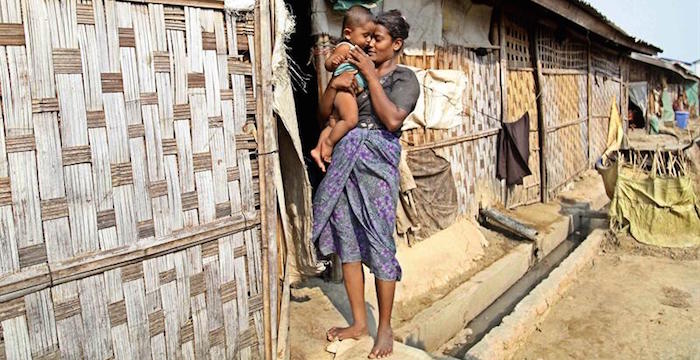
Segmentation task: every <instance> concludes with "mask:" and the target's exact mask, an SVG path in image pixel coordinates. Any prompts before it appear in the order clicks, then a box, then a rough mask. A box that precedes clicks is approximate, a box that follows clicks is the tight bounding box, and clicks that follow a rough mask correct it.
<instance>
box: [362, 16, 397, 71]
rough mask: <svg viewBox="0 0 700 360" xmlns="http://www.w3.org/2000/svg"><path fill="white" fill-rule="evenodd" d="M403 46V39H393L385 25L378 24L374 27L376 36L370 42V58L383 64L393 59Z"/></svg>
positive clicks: (376, 62)
mask: <svg viewBox="0 0 700 360" xmlns="http://www.w3.org/2000/svg"><path fill="white" fill-rule="evenodd" d="M401 46H403V40H402V39H393V38H392V37H391V35H389V30H387V29H386V28H385V27H384V26H382V25H379V24H377V26H375V28H374V36H373V37H372V41H370V43H369V51H368V54H367V55H369V58H370V59H372V61H374V63H375V64H381V63H384V62H385V61H388V60H391V59H392V58H393V57H394V56H395V55H396V53H397V52H398V51H399V50H401Z"/></svg>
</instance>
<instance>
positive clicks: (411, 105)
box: [357, 66, 420, 129]
mask: <svg viewBox="0 0 700 360" xmlns="http://www.w3.org/2000/svg"><path fill="white" fill-rule="evenodd" d="M379 82H380V83H381V84H382V87H383V88H384V92H386V95H387V96H388V97H389V100H391V102H393V103H394V104H395V105H396V106H398V107H399V108H401V109H403V110H406V112H408V113H411V112H413V109H415V107H416V102H418V96H419V95H420V84H419V83H418V78H417V77H416V74H414V73H413V71H411V70H410V69H408V68H406V67H403V66H398V67H396V69H395V70H394V71H392V72H390V73H388V74H386V75H384V76H383V77H382V78H381V79H379ZM357 110H358V122H359V123H365V124H375V125H376V126H377V127H379V128H380V129H385V128H386V127H385V126H384V124H383V123H382V121H381V120H379V119H378V118H377V116H376V115H375V114H374V109H373V108H372V101H371V99H370V96H369V90H368V89H367V90H365V91H363V92H362V93H361V94H360V95H359V96H358V97H357Z"/></svg>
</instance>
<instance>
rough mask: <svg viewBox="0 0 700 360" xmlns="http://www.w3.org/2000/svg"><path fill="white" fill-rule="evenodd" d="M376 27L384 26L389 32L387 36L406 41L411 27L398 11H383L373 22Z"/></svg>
mask: <svg viewBox="0 0 700 360" xmlns="http://www.w3.org/2000/svg"><path fill="white" fill-rule="evenodd" d="M374 21H375V22H376V23H377V25H381V26H384V27H385V28H386V29H387V30H389V35H391V37H392V38H393V39H403V40H406V39H408V32H409V30H411V25H409V24H408V22H407V21H406V18H405V17H403V15H401V11H399V10H396V9H394V10H389V11H385V12H383V13H381V14H379V16H377V18H376V19H375V20H374Z"/></svg>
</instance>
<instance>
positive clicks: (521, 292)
mask: <svg viewBox="0 0 700 360" xmlns="http://www.w3.org/2000/svg"><path fill="white" fill-rule="evenodd" d="M584 216H585V215H583V216H582V221H580V224H581V225H580V226H579V228H578V229H576V230H575V231H574V232H573V233H571V234H570V235H569V236H568V237H567V238H566V239H565V240H564V241H562V243H561V244H559V245H558V246H557V247H556V248H555V249H554V250H552V252H550V253H549V254H548V255H547V256H545V257H544V258H543V259H542V260H540V261H539V262H537V263H536V264H535V265H534V266H533V267H532V268H530V269H529V270H528V271H527V272H526V273H525V275H524V276H523V277H521V278H520V279H519V280H518V281H517V282H516V283H515V284H513V286H511V287H510V288H509V289H508V290H507V291H506V292H505V293H503V295H501V296H500V297H499V298H498V299H496V301H494V302H493V303H492V304H491V305H490V306H489V307H488V308H486V309H485V310H484V311H483V312H481V313H480V314H479V315H478V316H477V317H476V318H474V319H473V320H472V321H470V322H469V324H468V325H467V327H466V328H465V330H463V331H462V332H461V333H460V334H458V335H457V337H456V338H454V339H453V340H451V341H450V342H448V344H446V346H444V347H443V353H444V354H445V355H448V356H452V357H455V358H458V359H463V358H465V356H466V355H467V352H468V351H469V349H470V348H471V347H472V346H474V345H475V344H477V343H478V342H479V341H481V339H482V338H483V337H484V336H485V335H486V334H487V333H488V332H489V331H491V329H493V328H494V327H496V326H498V325H499V324H500V323H501V321H502V320H503V318H504V317H505V316H507V315H508V314H510V313H511V312H512V311H513V309H514V308H515V306H516V305H517V304H518V303H519V302H520V301H521V300H522V299H524V298H525V297H526V296H527V295H528V294H529V293H530V292H531V291H532V290H533V289H534V288H535V287H536V286H537V285H538V284H539V283H540V282H541V281H542V280H544V279H545V278H547V276H549V274H550V273H551V272H552V271H553V270H554V269H555V268H556V267H557V266H559V264H561V262H562V261H564V259H566V258H567V257H568V256H569V255H570V254H571V253H572V252H573V251H574V250H575V249H576V248H577V247H578V246H579V245H580V244H581V243H582V242H583V241H584V240H585V239H586V237H587V236H588V235H589V234H590V233H591V231H592V230H593V226H595V223H598V221H593V222H592V221H591V219H590V218H589V217H584Z"/></svg>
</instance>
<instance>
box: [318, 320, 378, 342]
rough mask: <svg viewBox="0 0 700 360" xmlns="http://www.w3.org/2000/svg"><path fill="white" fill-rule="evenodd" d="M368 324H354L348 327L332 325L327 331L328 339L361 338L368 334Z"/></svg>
mask: <svg viewBox="0 0 700 360" xmlns="http://www.w3.org/2000/svg"><path fill="white" fill-rule="evenodd" d="M368 334H369V333H368V332H367V326H362V325H357V324H353V325H350V326H348V327H344V328H341V327H332V328H330V329H329V330H328V332H326V339H328V341H335V340H346V339H355V340H357V339H359V338H361V337H363V336H366V335H368Z"/></svg>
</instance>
